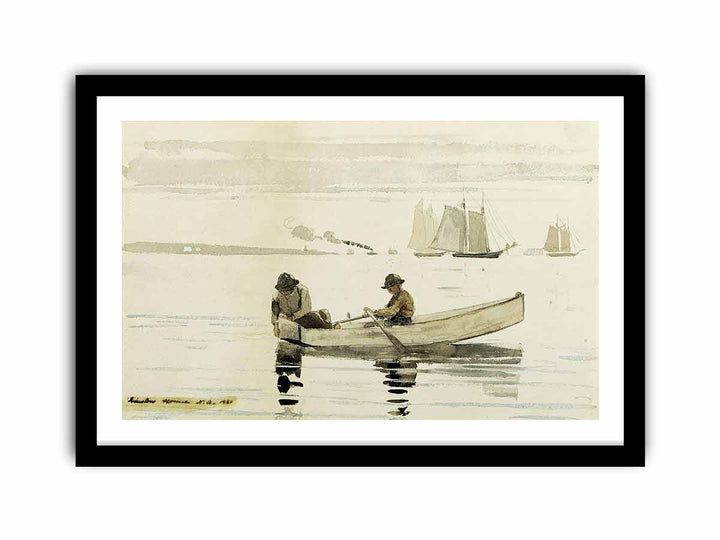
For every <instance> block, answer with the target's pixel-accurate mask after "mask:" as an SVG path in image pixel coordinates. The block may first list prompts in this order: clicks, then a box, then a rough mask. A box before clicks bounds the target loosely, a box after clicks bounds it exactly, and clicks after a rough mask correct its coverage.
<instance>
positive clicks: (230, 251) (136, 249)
mask: <svg viewBox="0 0 720 540" xmlns="http://www.w3.org/2000/svg"><path fill="white" fill-rule="evenodd" d="M123 251H127V252H129V253H163V254H170V255H337V253H333V252H332V251H319V250H316V249H308V250H303V249H293V248H263V247H250V246H225V245H221V244H195V243H182V244H178V243H165V242H132V243H130V244H124V245H123Z"/></svg>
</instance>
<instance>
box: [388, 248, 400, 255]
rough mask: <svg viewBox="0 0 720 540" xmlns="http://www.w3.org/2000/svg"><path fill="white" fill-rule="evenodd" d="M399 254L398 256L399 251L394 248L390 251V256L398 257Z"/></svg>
mask: <svg viewBox="0 0 720 540" xmlns="http://www.w3.org/2000/svg"><path fill="white" fill-rule="evenodd" d="M397 254H398V252H397V249H394V248H390V249H388V255H397Z"/></svg>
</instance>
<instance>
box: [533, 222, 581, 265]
mask: <svg viewBox="0 0 720 540" xmlns="http://www.w3.org/2000/svg"><path fill="white" fill-rule="evenodd" d="M572 236H573V234H572V232H571V230H570V224H569V222H568V223H567V224H565V223H562V224H561V223H560V221H559V220H558V219H557V218H555V225H550V226H549V227H548V234H547V239H546V240H545V245H544V246H543V249H544V250H545V252H546V253H547V254H548V256H549V257H574V256H575V255H577V254H578V253H580V252H581V251H585V250H584V249H579V250H577V251H573V239H572ZM575 244H576V247H577V242H575Z"/></svg>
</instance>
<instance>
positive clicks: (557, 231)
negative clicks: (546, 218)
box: [555, 216, 560, 251]
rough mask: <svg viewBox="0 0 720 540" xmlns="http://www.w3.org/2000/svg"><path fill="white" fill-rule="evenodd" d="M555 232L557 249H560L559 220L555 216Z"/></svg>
mask: <svg viewBox="0 0 720 540" xmlns="http://www.w3.org/2000/svg"><path fill="white" fill-rule="evenodd" d="M555 232H556V233H557V245H558V251H560V220H559V219H558V217H557V216H555Z"/></svg>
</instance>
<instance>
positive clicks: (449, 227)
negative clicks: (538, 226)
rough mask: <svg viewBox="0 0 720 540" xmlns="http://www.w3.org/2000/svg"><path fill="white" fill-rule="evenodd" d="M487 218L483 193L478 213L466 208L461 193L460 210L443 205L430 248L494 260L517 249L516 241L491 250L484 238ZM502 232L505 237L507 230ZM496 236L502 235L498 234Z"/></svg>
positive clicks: (455, 254)
mask: <svg viewBox="0 0 720 540" xmlns="http://www.w3.org/2000/svg"><path fill="white" fill-rule="evenodd" d="M487 217H489V214H486V212H485V195H484V194H483V203H482V207H481V209H480V212H474V211H472V210H468V209H467V205H466V204H465V193H463V200H462V203H461V204H460V207H457V206H449V205H445V211H444V212H443V216H442V219H441V220H440V227H439V228H438V231H437V233H436V234H435V238H434V239H433V241H432V243H431V244H430V247H431V248H433V249H441V250H443V251H449V252H451V253H452V255H453V257H468V258H482V259H497V258H498V257H499V256H500V255H502V253H503V252H505V251H507V250H509V249H510V248H511V247H515V246H517V242H515V241H513V242H512V243H510V242H506V243H505V248H504V249H500V250H492V249H491V247H490V240H489V238H488V220H487V219H486V218H487ZM495 221H497V220H495ZM500 226H501V222H498V223H497V228H498V229H500ZM502 226H503V227H504V225H502ZM505 232H506V234H507V230H506V231H505ZM493 235H494V233H493ZM498 235H500V236H502V235H501V234H500V231H498Z"/></svg>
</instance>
